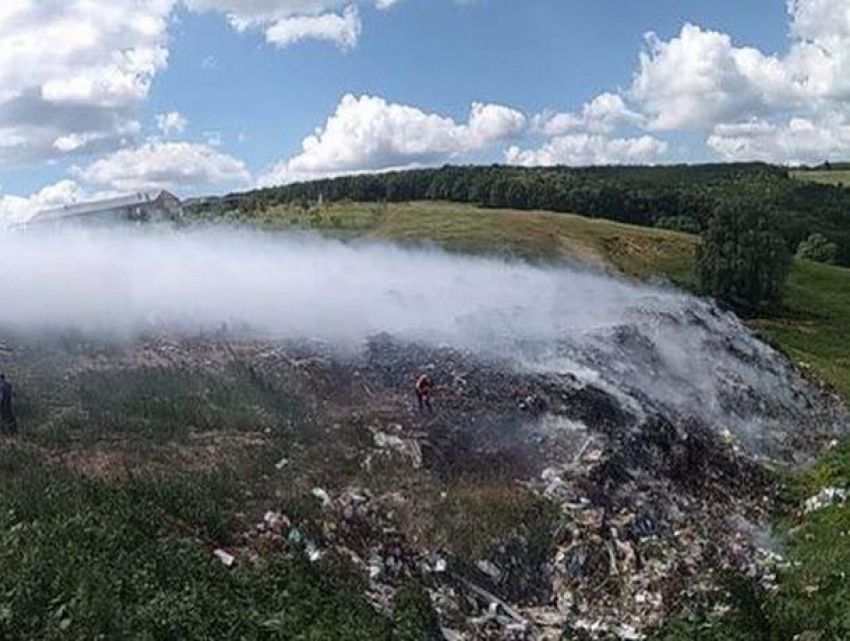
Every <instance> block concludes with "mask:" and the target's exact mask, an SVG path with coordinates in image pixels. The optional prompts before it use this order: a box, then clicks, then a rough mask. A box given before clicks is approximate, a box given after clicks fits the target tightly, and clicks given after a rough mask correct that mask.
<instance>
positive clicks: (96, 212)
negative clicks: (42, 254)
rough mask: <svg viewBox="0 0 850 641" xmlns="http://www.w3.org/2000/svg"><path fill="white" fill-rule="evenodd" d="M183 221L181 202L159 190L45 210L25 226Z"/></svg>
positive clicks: (172, 195)
mask: <svg viewBox="0 0 850 641" xmlns="http://www.w3.org/2000/svg"><path fill="white" fill-rule="evenodd" d="M182 218H183V204H182V203H181V202H180V199H179V198H177V196H175V195H174V194H172V193H170V192H167V191H164V190H162V191H155V192H140V193H137V194H131V195H128V196H120V197H117V198H109V199H106V200H96V201H91V202H85V203H73V204H69V205H63V206H62V207H56V208H53V209H45V210H43V211H40V212H39V213H37V214H36V215H35V216H33V217H32V218H31V219H30V221H29V222H28V223H27V226H30V225H48V224H53V225H55V224H63V223H85V224H92V223H93V224H98V225H100V224H113V223H157V222H179V221H180V220H182Z"/></svg>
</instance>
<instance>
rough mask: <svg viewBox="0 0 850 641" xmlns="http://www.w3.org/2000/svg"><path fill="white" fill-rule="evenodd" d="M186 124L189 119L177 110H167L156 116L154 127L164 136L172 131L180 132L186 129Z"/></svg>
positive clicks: (172, 132)
mask: <svg viewBox="0 0 850 641" xmlns="http://www.w3.org/2000/svg"><path fill="white" fill-rule="evenodd" d="M188 124H189V121H188V120H187V119H186V117H185V116H184V115H183V114H181V113H180V112H179V111H169V112H167V113H162V114H157V116H156V128H157V129H159V131H160V132H161V133H162V135H164V136H170V135H171V134H174V133H176V134H182V133H183V132H184V131H186V127H187V125H188Z"/></svg>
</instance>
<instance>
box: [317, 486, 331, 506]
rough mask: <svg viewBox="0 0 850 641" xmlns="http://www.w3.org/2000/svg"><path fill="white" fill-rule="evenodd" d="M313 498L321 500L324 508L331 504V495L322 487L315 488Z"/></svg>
mask: <svg viewBox="0 0 850 641" xmlns="http://www.w3.org/2000/svg"><path fill="white" fill-rule="evenodd" d="M313 496H315V497H316V498H317V499H319V500H320V501H321V502H322V505H323V506H328V505H330V504H331V497H330V495H329V494H328V493H327V491H326V490H323V489H322V488H320V487H314V488H313Z"/></svg>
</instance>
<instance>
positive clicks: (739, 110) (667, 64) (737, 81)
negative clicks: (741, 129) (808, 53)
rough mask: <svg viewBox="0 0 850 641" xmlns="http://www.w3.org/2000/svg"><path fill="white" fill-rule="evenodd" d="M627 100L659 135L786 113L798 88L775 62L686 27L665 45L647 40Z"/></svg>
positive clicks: (716, 35) (714, 34)
mask: <svg viewBox="0 0 850 641" xmlns="http://www.w3.org/2000/svg"><path fill="white" fill-rule="evenodd" d="M647 43H648V49H647V50H646V51H644V52H643V53H641V56H640V70H639V72H638V73H637V75H636V76H635V80H634V83H633V84H632V87H631V89H630V90H629V92H628V97H629V98H630V100H631V101H632V102H633V103H634V104H635V105H637V107H638V109H639V110H640V111H641V112H642V113H643V114H645V116H646V117H647V118H648V119H649V123H648V126H649V128H651V129H657V130H674V129H706V128H708V129H710V128H711V127H712V126H713V125H714V124H717V123H719V122H729V121H731V120H739V119H741V118H751V117H754V116H761V115H764V114H766V113H769V112H770V111H771V110H773V109H781V108H787V107H790V106H791V105H792V104H793V103H794V101H795V100H796V99H797V97H798V96H799V94H800V93H801V90H802V88H801V86H800V85H799V83H798V82H796V81H795V79H794V77H793V76H792V75H791V74H790V73H789V70H788V69H787V68H786V67H785V66H784V65H783V64H782V61H781V60H780V59H778V58H776V57H772V56H765V55H764V54H762V53H761V52H759V51H757V50H755V49H751V48H738V47H735V46H734V45H733V43H732V39H731V38H730V37H729V36H728V35H726V34H723V33H718V32H715V31H707V30H703V29H701V28H700V27H697V26H694V25H686V26H685V27H683V28H682V31H681V33H680V34H679V35H678V36H677V37H676V38H673V39H672V40H670V41H667V42H664V41H662V40H660V39H659V38H658V37H657V36H655V35H654V34H649V35H648V36H647Z"/></svg>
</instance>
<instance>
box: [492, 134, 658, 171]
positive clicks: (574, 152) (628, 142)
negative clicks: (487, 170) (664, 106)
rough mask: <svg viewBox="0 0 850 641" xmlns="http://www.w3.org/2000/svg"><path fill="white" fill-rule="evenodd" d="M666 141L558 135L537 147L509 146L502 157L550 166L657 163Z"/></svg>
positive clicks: (535, 164) (515, 161)
mask: <svg viewBox="0 0 850 641" xmlns="http://www.w3.org/2000/svg"><path fill="white" fill-rule="evenodd" d="M666 153H667V143H666V142H664V141H662V140H658V139H657V138H653V137H652V136H640V137H635V138H609V137H607V136H603V135H598V134H585V133H581V134H570V135H566V136H557V137H555V138H553V139H552V140H550V141H549V142H547V143H546V144H545V145H543V146H542V147H540V148H539V149H521V148H519V147H516V146H513V147H510V148H509V149H508V150H507V152H505V160H506V161H507V162H508V164H511V165H522V166H524V167H535V166H552V165H573V166H579V165H620V164H645V163H656V162H660V161H661V160H662V159H663V157H664V155H665V154H666Z"/></svg>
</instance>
